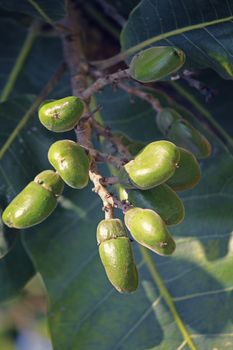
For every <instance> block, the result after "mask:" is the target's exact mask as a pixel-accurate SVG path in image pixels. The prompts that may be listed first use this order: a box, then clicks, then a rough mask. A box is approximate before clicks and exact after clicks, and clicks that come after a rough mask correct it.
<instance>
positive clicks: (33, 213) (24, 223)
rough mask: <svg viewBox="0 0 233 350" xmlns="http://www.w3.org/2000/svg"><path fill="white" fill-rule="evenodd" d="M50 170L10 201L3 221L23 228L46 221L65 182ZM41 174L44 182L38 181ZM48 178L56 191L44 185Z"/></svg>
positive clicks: (37, 177) (10, 225) (8, 224)
mask: <svg viewBox="0 0 233 350" xmlns="http://www.w3.org/2000/svg"><path fill="white" fill-rule="evenodd" d="M48 172H49V173H47V176H46V174H45V173H46V172H42V173H40V174H39V175H37V176H36V178H35V180H34V181H31V182H30V183H29V184H28V185H27V186H26V187H25V188H24V189H23V190H22V191H21V192H20V193H19V194H18V195H17V196H16V197H15V198H14V199H13V200H12V201H11V202H10V204H9V205H8V206H7V208H6V209H5V210H4V212H3V214H2V219H3V222H4V223H5V224H6V225H7V226H9V227H15V228H21V229H23V228H27V227H31V226H34V225H37V224H39V223H40V222H42V221H44V220H45V219H46V218H47V217H48V216H49V215H50V214H51V213H52V212H53V210H54V209H55V208H56V206H57V196H58V195H60V194H61V192H62V190H63V185H64V184H63V183H62V181H61V179H60V177H59V176H58V175H57V174H55V173H54V172H53V171H51V170H48ZM52 173H53V174H52ZM40 175H41V179H43V180H42V181H43V183H40V181H38V179H40ZM53 175H54V176H53ZM52 177H53V179H52V181H51V178H52ZM47 179H48V184H50V185H51V184H52V187H51V189H55V190H56V191H55V192H56V193H53V192H52V191H51V189H49V187H47V186H46V187H44V186H43V185H44V183H46V181H47Z"/></svg>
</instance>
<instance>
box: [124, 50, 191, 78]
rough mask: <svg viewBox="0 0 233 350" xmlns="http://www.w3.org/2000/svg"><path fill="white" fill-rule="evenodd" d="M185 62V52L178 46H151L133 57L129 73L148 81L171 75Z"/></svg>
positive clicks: (133, 76)
mask: <svg viewBox="0 0 233 350" xmlns="http://www.w3.org/2000/svg"><path fill="white" fill-rule="evenodd" d="M184 62H185V54H184V52H183V51H182V50H180V49H178V48H176V47H171V46H158V47H150V48H149V49H146V50H143V51H141V52H140V53H139V54H137V55H135V56H134V57H133V59H132V61H131V62H130V66H129V73H130V75H131V77H132V78H134V79H135V80H138V81H141V82H143V83H147V82H152V81H157V80H162V79H163V78H165V77H167V76H169V75H171V74H172V73H174V72H176V71H177V70H178V69H180V68H181V67H182V66H183V64H184Z"/></svg>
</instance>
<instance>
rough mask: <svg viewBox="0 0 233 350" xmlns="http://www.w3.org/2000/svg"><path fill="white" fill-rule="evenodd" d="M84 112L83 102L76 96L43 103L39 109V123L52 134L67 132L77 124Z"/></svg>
mask: <svg viewBox="0 0 233 350" xmlns="http://www.w3.org/2000/svg"><path fill="white" fill-rule="evenodd" d="M83 110H84V103H83V101H82V100H81V99H80V98H78V97H76V96H67V97H64V98H62V99H60V100H55V101H51V100H49V101H44V102H43V104H41V106H40V107H39V119H40V122H41V123H42V124H43V125H44V126H45V127H46V128H47V129H48V130H51V131H54V132H63V131H68V130H71V129H73V128H74V126H75V125H76V124H78V122H79V119H80V118H81V116H82V114H83Z"/></svg>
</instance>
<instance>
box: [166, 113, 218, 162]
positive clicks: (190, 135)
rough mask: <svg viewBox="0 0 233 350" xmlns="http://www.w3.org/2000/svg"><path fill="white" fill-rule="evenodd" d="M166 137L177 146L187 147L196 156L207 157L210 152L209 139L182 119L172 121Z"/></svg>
mask: <svg viewBox="0 0 233 350" xmlns="http://www.w3.org/2000/svg"><path fill="white" fill-rule="evenodd" d="M167 137H168V138H169V139H170V140H171V141H174V142H175V143H176V144H177V145H178V146H180V147H183V148H187V149H188V150H189V151H190V152H192V153H193V154H194V155H195V156H196V157H197V158H207V157H209V156H210V154H211V145H210V143H209V141H208V140H207V139H206V138H205V136H204V135H202V134H201V133H200V132H199V131H198V130H197V129H195V128H194V127H193V126H192V125H190V124H189V123H188V122H186V121H185V120H184V119H183V120H182V121H176V122H174V123H173V125H172V126H171V128H170V130H169V132H168V133H167Z"/></svg>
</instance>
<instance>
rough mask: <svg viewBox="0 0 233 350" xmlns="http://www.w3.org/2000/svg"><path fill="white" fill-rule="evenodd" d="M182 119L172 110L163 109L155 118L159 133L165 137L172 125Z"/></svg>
mask: <svg viewBox="0 0 233 350" xmlns="http://www.w3.org/2000/svg"><path fill="white" fill-rule="evenodd" d="M181 119H182V117H181V115H180V114H179V113H177V112H176V111H175V110H174V109H172V108H163V109H162V110H161V111H160V112H159V113H158V114H157V116H156V122H157V125H158V127H159V129H160V131H161V132H162V133H163V134H164V135H165V136H166V135H167V133H168V131H169V130H170V128H171V126H172V124H173V123H174V122H176V121H180V120H181Z"/></svg>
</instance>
